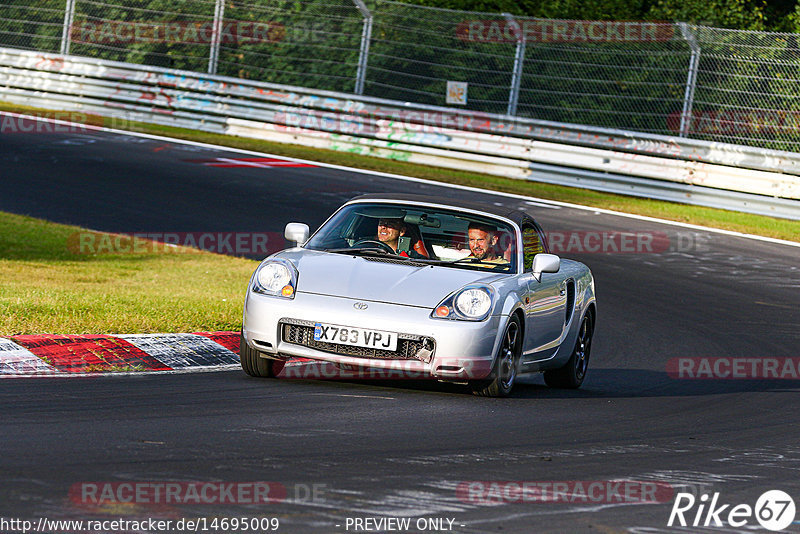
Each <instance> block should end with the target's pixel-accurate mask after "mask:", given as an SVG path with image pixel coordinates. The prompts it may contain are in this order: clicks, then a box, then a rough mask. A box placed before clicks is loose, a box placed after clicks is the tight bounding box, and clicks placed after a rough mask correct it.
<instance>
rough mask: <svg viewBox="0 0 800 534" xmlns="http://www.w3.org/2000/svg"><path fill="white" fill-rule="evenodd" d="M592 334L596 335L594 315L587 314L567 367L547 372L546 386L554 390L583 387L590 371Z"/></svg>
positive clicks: (545, 374) (545, 373) (545, 376)
mask: <svg viewBox="0 0 800 534" xmlns="http://www.w3.org/2000/svg"><path fill="white" fill-rule="evenodd" d="M592 334H594V322H593V321H592V314H591V313H587V314H586V315H585V316H584V317H583V322H582V323H581V328H580V330H578V339H576V340H575V348H574V349H572V356H570V358H569V361H568V362H567V365H565V366H564V367H562V368H561V369H553V370H552V371H545V372H544V382H545V384H547V385H548V386H550V387H554V388H566V389H577V388H579V387H581V384H583V380H584V379H585V378H586V371H587V370H588V369H589V354H590V353H591V350H592Z"/></svg>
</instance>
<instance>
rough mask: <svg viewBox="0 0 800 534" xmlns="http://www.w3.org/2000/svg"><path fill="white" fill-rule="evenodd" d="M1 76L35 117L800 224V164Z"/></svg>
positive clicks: (226, 93) (235, 93) (667, 144)
mask: <svg viewBox="0 0 800 534" xmlns="http://www.w3.org/2000/svg"><path fill="white" fill-rule="evenodd" d="M0 75H1V76H2V78H1V79H0V98H2V99H3V100H6V101H12V102H17V103H25V104H28V105H34V106H38V107H45V108H57V109H63V110H79V111H82V112H86V113H94V114H99V115H105V116H112V117H116V118H121V119H124V120H130V121H142V122H154V123H161V124H169V125H175V126H182V127H188V128H195V129H201V130H206V131H213V132H220V133H227V134H231V135H238V136H244V137H252V138H258V139H265V140H270V141H275V142H282V143H295V144H303V145H307V146H314V147H319V148H328V149H334V150H345V151H350V152H358V153H362V154H368V155H373V156H379V157H386V158H392V159H400V160H404V161H410V162H414V163H421V164H426V165H434V166H440V167H445V168H452V169H469V170H474V171H478V172H485V173H489V174H494V175H499V176H506V177H511V178H519V179H535V180H541V181H550V182H554V183H565V184H568V185H579V186H582V187H588V188H592V189H599V190H606V191H614V192H625V193H628V194H634V195H639V196H649V197H653V198H664V199H667V200H676V201H684V202H689V203H695V204H702V205H712V206H715V207H723V208H729V209H739V210H742V211H750V212H754V213H764V214H771V215H776V216H780V217H788V218H793V219H800V202H798V201H797V200H798V199H800V179H799V178H798V175H800V154H794V153H787V152H779V151H773V150H766V149H756V148H752V147H743V146H735V145H721V144H712V143H708V142H703V141H696V140H687V139H683V138H673V137H664V136H656V135H647V134H638V133H633V132H624V131H616V130H603V129H597V128H589V127H583V126H579V125H566V124H555V123H547V122H542V121H535V120H530V119H519V118H515V117H507V116H500V115H488V114H478V113H475V112H465V111H461V110H452V109H449V108H439V107H433V106H419V105H415V106H410V105H404V103H402V102H393V101H387V100H380V99H375V98H367V97H354V96H352V95H347V94H340V93H331V92H324V91H312V90H308V89H302V88H296V87H286V86H277V85H269V84H263V83H255V82H249V81H247V80H242V79H234V78H226V77H219V76H209V75H203V74H198V73H192V72H185V71H172V70H167V69H159V68H155V67H144V66H140V65H133V64H127V63H119V62H110V61H104V60H96V59H90V58H82V57H76V56H59V55H55V54H43V53H38V52H29V51H20V50H15V49H0ZM547 169H549V171H548V170H547ZM604 176H605V177H606V179H605V180H604V179H603V177H604ZM626 181H627V183H626ZM715 192H717V193H715Z"/></svg>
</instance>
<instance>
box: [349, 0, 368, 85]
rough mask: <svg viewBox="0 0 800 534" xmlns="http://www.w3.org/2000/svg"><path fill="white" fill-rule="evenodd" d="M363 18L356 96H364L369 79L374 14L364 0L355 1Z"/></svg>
mask: <svg viewBox="0 0 800 534" xmlns="http://www.w3.org/2000/svg"><path fill="white" fill-rule="evenodd" d="M353 3H354V4H355V5H356V7H357V8H358V10H359V11H361V16H362V17H364V26H363V28H362V30H361V50H359V52H358V70H357V71H356V91H355V92H356V94H357V95H363V94H364V80H365V79H366V78H367V62H368V60H369V42H370V40H371V39H372V13H370V11H369V8H367V5H366V4H365V3H364V2H363V0H353Z"/></svg>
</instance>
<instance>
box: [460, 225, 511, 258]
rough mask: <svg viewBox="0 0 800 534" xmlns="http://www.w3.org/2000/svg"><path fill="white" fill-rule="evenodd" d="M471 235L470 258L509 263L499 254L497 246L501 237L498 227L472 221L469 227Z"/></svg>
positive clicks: (468, 232) (468, 230) (469, 234)
mask: <svg viewBox="0 0 800 534" xmlns="http://www.w3.org/2000/svg"><path fill="white" fill-rule="evenodd" d="M467 235H468V236H469V251H470V255H469V256H467V257H468V258H474V259H476V260H480V261H481V262H483V263H494V264H497V265H506V264H508V263H509V261H508V260H507V259H505V258H504V257H502V256H498V255H497V251H496V247H497V241H498V239H499V236H498V233H497V228H493V227H491V226H489V225H487V224H481V223H477V222H472V223H470V224H469V228H468V229H467Z"/></svg>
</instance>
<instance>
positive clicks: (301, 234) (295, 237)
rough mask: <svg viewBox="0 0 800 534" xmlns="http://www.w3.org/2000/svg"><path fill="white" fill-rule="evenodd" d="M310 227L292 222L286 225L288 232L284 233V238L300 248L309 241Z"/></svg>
mask: <svg viewBox="0 0 800 534" xmlns="http://www.w3.org/2000/svg"><path fill="white" fill-rule="evenodd" d="M308 234H309V230H308V225H307V224H305V223H297V222H291V223H289V224H287V225H286V230H284V231H283V236H284V237H285V238H286V239H287V240H288V241H294V242H295V243H297V245H298V246H300V245H303V244H304V243H305V242H306V241H308Z"/></svg>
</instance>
